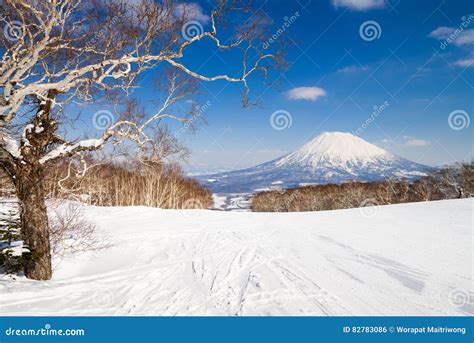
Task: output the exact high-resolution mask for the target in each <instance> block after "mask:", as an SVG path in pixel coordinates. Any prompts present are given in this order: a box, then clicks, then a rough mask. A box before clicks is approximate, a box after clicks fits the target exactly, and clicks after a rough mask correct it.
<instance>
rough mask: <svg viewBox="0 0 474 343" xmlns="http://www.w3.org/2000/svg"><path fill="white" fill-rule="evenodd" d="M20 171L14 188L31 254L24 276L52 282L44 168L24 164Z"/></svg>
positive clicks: (22, 229) (26, 242)
mask: <svg viewBox="0 0 474 343" xmlns="http://www.w3.org/2000/svg"><path fill="white" fill-rule="evenodd" d="M20 169H21V170H19V171H18V172H17V173H16V175H15V176H16V177H15V186H16V191H17V196H18V199H19V200H20V210H21V211H20V221H21V232H22V236H23V239H24V242H25V244H26V245H27V246H28V248H29V250H30V252H31V254H32V260H31V261H30V262H28V263H27V265H26V266H25V275H26V277H27V278H29V279H35V280H49V279H51V277H52V269H51V251H50V242H49V224H48V213H47V210H46V204H45V195H44V187H43V179H44V173H43V168H42V166H41V165H39V164H37V165H33V166H32V165H28V166H24V165H23V166H21V167H20Z"/></svg>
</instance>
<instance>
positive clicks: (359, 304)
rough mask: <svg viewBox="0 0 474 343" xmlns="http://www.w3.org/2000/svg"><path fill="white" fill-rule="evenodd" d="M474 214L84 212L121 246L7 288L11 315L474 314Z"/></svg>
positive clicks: (417, 207) (425, 210)
mask: <svg viewBox="0 0 474 343" xmlns="http://www.w3.org/2000/svg"><path fill="white" fill-rule="evenodd" d="M473 205H474V201H473V200H470V199H464V200H450V201H440V202H430V203H417V204H403V205H392V206H383V207H379V208H377V211H376V215H375V216H374V217H373V218H366V217H364V216H363V213H362V212H361V211H359V210H358V209H350V210H338V211H328V212H313V213H309V212H306V213H249V212H222V211H209V210H186V211H179V210H160V209H151V208H145V207H131V208H106V207H104V208H99V207H84V210H85V213H86V215H87V216H88V218H89V219H91V220H94V222H96V223H97V226H98V229H99V231H100V232H101V233H103V234H104V235H106V236H107V237H108V239H109V241H110V242H111V243H112V244H113V245H114V246H113V247H112V248H109V249H107V250H104V251H99V252H88V253H81V254H76V255H74V256H68V258H66V259H65V260H63V261H62V262H61V264H60V265H59V268H58V269H57V270H56V271H55V274H54V279H53V280H51V281H45V282H37V281H32V280H27V279H25V278H22V277H20V278H17V279H16V280H11V279H10V278H8V277H2V278H0V292H1V293H0V306H1V311H0V314H1V315H170V316H174V315H183V316H184V315H226V316H234V315H239V316H240V315H316V316H319V315H323V316H326V315H327V316H334V315H344V316H345V315H349V316H350V315H473V314H474V304H473V301H474V294H473V289H472V285H473V277H472V248H473V246H472V244H473V235H472V219H473V218H472V210H473ZM456 296H457V298H456ZM453 299H457V301H456V300H453ZM460 300H461V301H460Z"/></svg>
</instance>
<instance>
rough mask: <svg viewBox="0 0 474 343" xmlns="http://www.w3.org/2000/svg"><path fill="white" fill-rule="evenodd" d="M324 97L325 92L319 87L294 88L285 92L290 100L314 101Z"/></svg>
mask: <svg viewBox="0 0 474 343" xmlns="http://www.w3.org/2000/svg"><path fill="white" fill-rule="evenodd" d="M326 95H327V93H326V91H325V90H324V89H322V88H319V87H296V88H293V89H291V90H289V91H288V92H287V97H288V99H290V100H308V101H316V100H318V99H319V98H321V97H323V96H326Z"/></svg>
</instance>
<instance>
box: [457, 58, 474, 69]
mask: <svg viewBox="0 0 474 343" xmlns="http://www.w3.org/2000/svg"><path fill="white" fill-rule="evenodd" d="M454 64H455V65H457V66H459V67H464V68H469V67H470V68H474V57H471V58H465V59H462V60H459V61H456V62H454Z"/></svg>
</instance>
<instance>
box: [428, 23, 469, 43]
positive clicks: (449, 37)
mask: <svg viewBox="0 0 474 343" xmlns="http://www.w3.org/2000/svg"><path fill="white" fill-rule="evenodd" d="M429 36H430V37H432V38H436V39H438V40H446V41H447V43H450V42H452V43H453V44H455V45H457V46H462V45H468V44H474V29H469V30H463V29H461V28H454V27H446V26H440V27H438V28H437V29H436V30H433V31H432V32H431V33H430V34H429Z"/></svg>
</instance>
